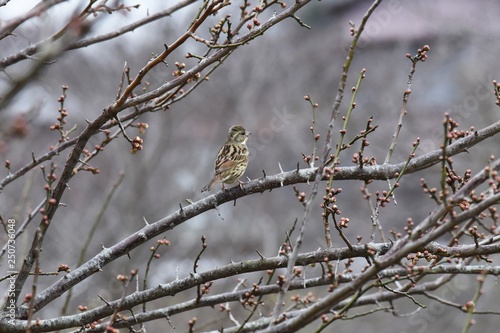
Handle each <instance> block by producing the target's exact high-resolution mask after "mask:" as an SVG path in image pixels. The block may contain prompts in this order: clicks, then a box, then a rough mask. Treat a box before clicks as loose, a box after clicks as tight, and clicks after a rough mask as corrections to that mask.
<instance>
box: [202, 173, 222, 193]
mask: <svg viewBox="0 0 500 333" xmlns="http://www.w3.org/2000/svg"><path fill="white" fill-rule="evenodd" d="M218 182H219V178H218V177H214V178H212V179H211V180H210V181H209V182H208V183H207V184H206V185H205V186H203V187H202V189H201V193H203V192H205V191H210V190H211V189H212V187H214V186H215V184H217V183H218Z"/></svg>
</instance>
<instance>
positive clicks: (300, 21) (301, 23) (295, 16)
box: [292, 14, 311, 29]
mask: <svg viewBox="0 0 500 333" xmlns="http://www.w3.org/2000/svg"><path fill="white" fill-rule="evenodd" d="M292 17H293V18H294V19H295V21H297V23H298V24H300V26H301V27H303V28H306V29H311V27H310V26H309V25H307V24H305V23H304V22H303V21H302V20H301V19H300V18H299V17H298V16H297V15H295V14H294V15H293V16H292Z"/></svg>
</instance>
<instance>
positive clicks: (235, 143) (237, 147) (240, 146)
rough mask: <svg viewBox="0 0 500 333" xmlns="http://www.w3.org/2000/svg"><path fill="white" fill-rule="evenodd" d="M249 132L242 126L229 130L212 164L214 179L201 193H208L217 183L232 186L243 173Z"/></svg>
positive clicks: (246, 158) (246, 157) (245, 167)
mask: <svg viewBox="0 0 500 333" xmlns="http://www.w3.org/2000/svg"><path fill="white" fill-rule="evenodd" d="M250 134H251V133H250V132H247V131H246V130H245V129H244V128H243V127H242V126H238V125H236V126H233V127H231V128H230V129H229V133H228V134H227V140H226V143H225V144H224V145H223V146H222V148H221V149H220V150H219V152H218V153H217V157H216V158H215V163H214V177H213V178H212V179H211V180H210V181H209V182H208V183H207V185H205V186H203V188H202V189H201V192H205V191H210V190H211V189H212V187H214V186H215V184H217V183H222V189H224V184H232V183H234V182H235V181H236V180H237V181H238V182H239V183H240V185H241V183H242V182H241V181H240V180H239V179H238V178H240V177H241V175H243V173H245V170H246V169H247V165H248V148H247V145H246V143H247V140H248V136H249V135H250Z"/></svg>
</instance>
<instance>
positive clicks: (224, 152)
mask: <svg viewBox="0 0 500 333" xmlns="http://www.w3.org/2000/svg"><path fill="white" fill-rule="evenodd" d="M247 156H248V150H247V149H246V148H244V147H235V146H234V145H224V146H222V148H221V149H220V150H219V153H218V154H217V159H216V160H215V166H214V169H215V174H220V173H222V172H224V171H226V170H228V169H230V168H232V167H233V166H235V165H237V164H240V163H242V162H244V161H245V160H246V158H247Z"/></svg>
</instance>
